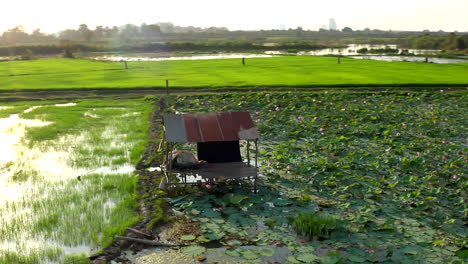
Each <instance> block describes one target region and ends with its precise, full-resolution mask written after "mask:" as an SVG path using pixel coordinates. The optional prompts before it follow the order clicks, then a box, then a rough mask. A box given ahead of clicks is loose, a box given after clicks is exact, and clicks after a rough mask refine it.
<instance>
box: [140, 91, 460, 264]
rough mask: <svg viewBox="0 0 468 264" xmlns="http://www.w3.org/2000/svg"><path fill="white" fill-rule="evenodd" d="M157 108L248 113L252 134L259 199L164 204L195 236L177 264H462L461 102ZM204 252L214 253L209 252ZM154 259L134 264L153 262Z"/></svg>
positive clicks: (214, 195)
mask: <svg viewBox="0 0 468 264" xmlns="http://www.w3.org/2000/svg"><path fill="white" fill-rule="evenodd" d="M168 99H169V101H171V104H172V108H173V109H172V110H173V111H178V112H215V111H249V112H250V113H251V114H252V116H253V118H254V120H255V122H256V124H257V126H258V127H259V129H260V132H261V144H260V145H261V156H262V158H261V164H262V165H261V173H262V174H263V177H262V178H261V179H262V185H261V187H260V190H259V192H258V193H256V194H254V193H252V192H251V191H250V190H248V189H245V188H244V189H239V188H237V189H234V190H230V189H223V188H227V187H215V188H213V187H211V186H207V188H204V189H202V190H201V191H196V192H193V193H187V194H185V195H183V196H180V197H176V198H172V199H170V202H171V204H172V205H173V207H174V209H175V210H177V211H178V212H181V213H183V215H184V216H185V217H186V218H187V220H185V221H188V223H190V225H192V226H194V228H192V229H190V230H186V231H184V232H180V233H179V234H178V235H179V237H178V239H179V241H184V242H186V243H188V244H189V245H190V246H188V247H184V248H182V249H180V253H182V254H184V255H185V256H192V257H193V258H192V259H193V261H196V256H200V255H205V256H207V260H206V261H207V262H209V263H214V262H216V261H219V260H217V259H218V257H219V255H222V256H223V257H224V261H225V262H224V263H228V262H229V261H231V262H232V263H265V262H267V261H278V262H280V263H462V262H463V261H466V258H467V253H468V249H467V246H466V241H467V235H468V229H467V228H466V227H467V221H468V206H467V205H468V201H467V197H468V196H467V175H466V171H467V167H466V161H467V160H466V159H467V142H466V135H467V132H468V131H467V121H466V112H468V108H467V106H468V105H467V104H468V100H467V98H466V93H465V92H463V91H461V92H456V93H445V92H444V91H440V92H432V93H425V92H421V93H419V92H414V93H413V92H412V93H406V92H380V93H372V92H369V93H340V92H320V93H317V92H315V93H308V92H300V93H299V92H288V93H270V92H261V93H243V94H236V93H231V94H210V95H193V96H182V95H179V96H172V97H169V98H168ZM308 223H312V224H311V225H312V226H310V225H309V226H308V225H307V224H308ZM213 241H216V243H220V245H221V246H222V247H221V248H218V249H213V248H210V246H209V245H210V243H212V242H213ZM252 246H256V247H252ZM279 249H281V250H279ZM169 253H170V254H174V251H171V250H170V251H169V252H168V254H169ZM158 254H159V255H158ZM151 256H155V258H154V259H151ZM157 256H159V258H156V257H157ZM161 256H163V255H161V253H153V255H151V254H150V255H147V256H144V257H140V258H137V260H136V263H164V261H163V260H160V259H161ZM210 256H212V257H213V259H212V260H210ZM148 259H151V261H149V260H148ZM156 259H159V262H158V261H157V260H156ZM148 261H149V262H148ZM212 261H214V262H212ZM180 263H188V262H180Z"/></svg>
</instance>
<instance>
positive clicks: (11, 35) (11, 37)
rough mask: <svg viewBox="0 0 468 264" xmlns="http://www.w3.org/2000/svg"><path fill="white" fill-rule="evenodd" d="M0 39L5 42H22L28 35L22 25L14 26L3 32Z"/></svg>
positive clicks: (27, 38)
mask: <svg viewBox="0 0 468 264" xmlns="http://www.w3.org/2000/svg"><path fill="white" fill-rule="evenodd" d="M2 39H3V41H4V42H6V43H24V42H27V41H28V40H29V35H28V33H26V32H24V27H23V26H16V27H14V28H12V29H9V30H7V31H5V32H3V35H2Z"/></svg>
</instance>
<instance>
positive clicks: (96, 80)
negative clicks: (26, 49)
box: [0, 56, 468, 90]
mask: <svg viewBox="0 0 468 264" xmlns="http://www.w3.org/2000/svg"><path fill="white" fill-rule="evenodd" d="M246 61H247V63H246V66H242V64H241V60H240V59H217V60H193V61H187V60H185V61H159V62H129V63H128V65H129V69H125V67H124V64H123V63H121V62H99V61H89V60H78V59H41V60H34V61H6V62H0V89H3V90H15V89H83V88H164V87H165V85H166V83H165V80H169V85H170V87H183V88H224V87H231V88H234V87H320V86H386V87H393V86H466V85H468V74H467V72H468V63H452V64H431V63H429V64H428V63H416V62H383V61H372V60H358V59H350V58H342V59H341V64H337V59H336V58H335V57H317V56H291V57H273V58H249V59H247V60H246Z"/></svg>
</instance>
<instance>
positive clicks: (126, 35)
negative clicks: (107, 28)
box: [120, 24, 139, 41]
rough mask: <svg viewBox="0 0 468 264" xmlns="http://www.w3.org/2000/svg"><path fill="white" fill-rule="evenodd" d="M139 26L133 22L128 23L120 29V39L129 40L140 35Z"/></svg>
mask: <svg viewBox="0 0 468 264" xmlns="http://www.w3.org/2000/svg"><path fill="white" fill-rule="evenodd" d="M138 33H139V28H138V27H137V26H135V25H132V24H126V25H125V26H124V27H123V28H122V30H121V31H120V39H121V40H122V41H129V40H131V39H134V38H136V37H137V36H138Z"/></svg>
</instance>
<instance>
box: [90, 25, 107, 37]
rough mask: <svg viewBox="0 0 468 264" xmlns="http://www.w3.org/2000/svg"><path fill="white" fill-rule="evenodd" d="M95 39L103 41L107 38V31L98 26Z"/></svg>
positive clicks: (94, 34) (95, 30)
mask: <svg viewBox="0 0 468 264" xmlns="http://www.w3.org/2000/svg"><path fill="white" fill-rule="evenodd" d="M92 35H93V38H94V39H96V40H101V39H103V38H104V37H105V29H104V27H103V26H97V27H96V28H95V29H94V32H93V34H92Z"/></svg>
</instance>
